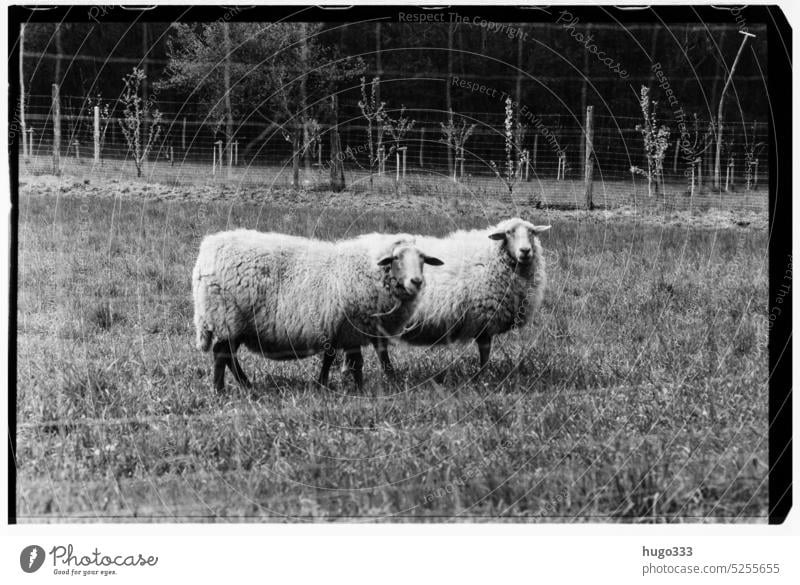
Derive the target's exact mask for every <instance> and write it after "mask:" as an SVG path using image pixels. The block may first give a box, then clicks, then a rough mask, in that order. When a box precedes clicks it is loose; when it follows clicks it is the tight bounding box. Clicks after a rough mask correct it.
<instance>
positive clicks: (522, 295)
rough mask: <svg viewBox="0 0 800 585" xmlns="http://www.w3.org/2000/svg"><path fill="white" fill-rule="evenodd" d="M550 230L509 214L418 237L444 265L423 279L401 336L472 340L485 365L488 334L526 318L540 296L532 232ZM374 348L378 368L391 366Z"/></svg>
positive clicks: (541, 272) (420, 340) (420, 341)
mask: <svg viewBox="0 0 800 585" xmlns="http://www.w3.org/2000/svg"><path fill="white" fill-rule="evenodd" d="M549 229H550V226H549V225H538V226H537V225H533V224H532V223H530V222H527V221H524V220H522V219H520V218H513V219H507V220H505V221H502V222H500V223H499V224H497V225H496V226H494V227H491V228H488V229H484V230H471V231H463V230H459V231H456V232H453V233H452V234H450V235H448V236H446V237H444V238H430V237H423V236H417V237H416V241H417V243H418V245H419V246H421V247H422V248H424V249H425V250H426V251H428V252H430V253H431V254H435V255H436V257H438V258H441V259H442V260H443V261H444V267H443V268H442V269H440V270H436V271H432V272H431V273H430V274H429V276H428V278H427V279H426V285H425V290H424V291H423V293H422V294H421V295H420V299H419V303H418V305H417V309H416V311H415V312H414V315H413V316H412V318H411V320H410V321H409V323H408V325H407V326H406V331H405V333H403V335H402V339H403V341H406V342H408V343H411V344H414V345H437V344H446V343H453V342H457V341H470V340H473V339H474V340H475V341H476V342H477V345H478V352H479V355H480V367H481V370H482V369H484V368H485V367H486V364H487V362H488V360H489V353H490V351H491V346H492V337H493V336H495V335H498V334H501V333H505V332H507V331H509V330H510V329H512V328H515V327H520V326H522V325H524V324H525V323H527V322H528V321H529V319H530V317H531V315H532V314H533V313H534V312H535V311H536V309H538V307H539V304H540V303H541V301H542V297H543V296H544V289H545V286H546V284H547V276H546V271H545V264H544V259H543V257H542V247H541V244H540V243H539V238H538V237H537V236H538V235H539V234H541V233H542V232H545V231H547V230H549ZM376 348H377V349H378V353H379V358H380V361H381V365H382V367H383V368H384V370H388V371H391V363H390V361H389V354H388V351H387V350H386V348H385V347H378V346H376Z"/></svg>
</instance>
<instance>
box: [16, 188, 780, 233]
mask: <svg viewBox="0 0 800 585" xmlns="http://www.w3.org/2000/svg"><path fill="white" fill-rule="evenodd" d="M19 185H20V195H21V196H24V195H26V194H37V195H52V196H66V197H76V196H77V197H86V196H89V197H101V198H113V199H119V200H124V201H130V200H140V201H142V202H148V203H152V202H184V203H188V202H193V201H197V202H202V201H213V202H217V203H219V202H223V201H225V202H230V204H231V205H239V204H241V205H248V204H256V205H258V204H267V203H268V204H270V205H272V206H276V205H277V206H286V207H291V208H297V209H307V208H325V207H329V208H336V209H353V210H361V209H367V208H368V209H370V210H372V211H389V210H393V211H396V212H397V213H404V212H408V211H412V210H413V211H417V212H425V213H431V214H441V215H445V216H453V217H454V218H455V217H457V216H459V215H462V216H475V215H486V216H487V217H497V216H503V215H507V216H515V215H518V216H521V217H524V218H527V219H531V220H532V221H534V222H536V223H546V222H547V221H552V220H554V219H561V220H573V221H577V222H589V223H613V222H619V221H621V222H624V223H635V224H641V225H645V226H677V227H680V226H686V227H692V228H705V229H723V228H731V227H738V228H744V229H766V228H767V224H768V215H767V213H766V211H752V210H744V209H736V210H732V209H719V208H715V207H709V206H708V205H707V204H704V202H703V201H702V200H698V201H697V204H696V205H686V204H683V205H681V208H676V206H675V205H671V204H668V203H663V202H662V203H660V202H647V204H646V205H642V206H639V207H634V206H631V205H623V206H619V207H614V208H607V209H595V210H593V211H587V210H580V209H558V208H552V207H550V208H548V207H539V206H536V205H533V204H531V203H530V202H528V201H527V200H524V199H522V198H520V199H519V200H513V199H512V200H501V199H498V198H489V197H477V196H474V195H471V194H469V193H465V194H464V196H462V197H457V196H443V195H431V196H424V195H408V196H402V195H401V196H399V197H396V196H393V195H388V194H385V193H368V192H351V191H344V192H342V193H334V192H332V191H311V190H300V191H295V190H293V189H280V188H271V189H264V188H258V187H252V186H242V187H237V186H232V185H225V184H221V185H178V186H170V185H165V184H161V183H145V182H137V181H123V180H119V179H105V178H96V179H95V178H93V179H82V180H78V179H76V178H75V177H56V176H53V175H36V176H35V175H25V176H23V177H21V178H20V183H19Z"/></svg>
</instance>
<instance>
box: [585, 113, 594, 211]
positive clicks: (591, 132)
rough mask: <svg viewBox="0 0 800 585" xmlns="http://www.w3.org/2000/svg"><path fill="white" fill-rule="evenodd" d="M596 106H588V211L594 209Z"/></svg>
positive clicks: (586, 161) (586, 181)
mask: <svg viewBox="0 0 800 585" xmlns="http://www.w3.org/2000/svg"><path fill="white" fill-rule="evenodd" d="M593 113H594V106H586V150H585V152H586V158H585V159H584V184H585V186H586V209H593V208H594V202H593V201H592V174H593V172H594V164H593V161H592V153H593V152H594V128H593V127H592V124H593V123H594V121H593V119H592V118H593Z"/></svg>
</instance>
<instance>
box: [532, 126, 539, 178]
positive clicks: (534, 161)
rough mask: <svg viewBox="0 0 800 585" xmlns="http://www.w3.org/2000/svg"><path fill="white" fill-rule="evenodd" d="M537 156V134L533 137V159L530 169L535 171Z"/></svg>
mask: <svg viewBox="0 0 800 585" xmlns="http://www.w3.org/2000/svg"><path fill="white" fill-rule="evenodd" d="M538 154H539V133H538V132H537V133H536V134H534V135H533V158H532V159H531V167H532V168H533V170H534V171H535V170H536V157H537V156H538Z"/></svg>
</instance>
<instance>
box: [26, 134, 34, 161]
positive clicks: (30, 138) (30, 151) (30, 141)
mask: <svg viewBox="0 0 800 585" xmlns="http://www.w3.org/2000/svg"><path fill="white" fill-rule="evenodd" d="M28 134H29V136H28V154H27V156H28V158H31V157H33V127H31V128H28Z"/></svg>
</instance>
